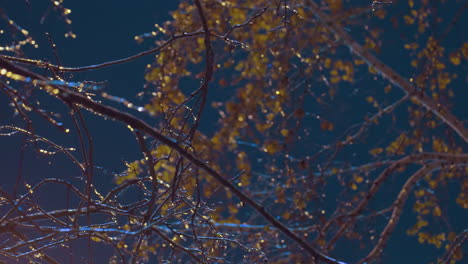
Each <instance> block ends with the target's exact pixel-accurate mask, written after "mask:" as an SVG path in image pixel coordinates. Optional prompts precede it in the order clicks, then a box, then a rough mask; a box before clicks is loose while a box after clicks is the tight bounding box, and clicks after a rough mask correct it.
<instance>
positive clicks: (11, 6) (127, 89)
mask: <svg viewBox="0 0 468 264" xmlns="http://www.w3.org/2000/svg"><path fill="white" fill-rule="evenodd" d="M30 2H31V4H32V6H31V7H28V6H27V5H26V4H25V3H24V1H22V0H0V5H1V6H2V8H3V9H4V11H5V12H6V13H7V14H8V15H9V16H10V18H11V19H13V20H15V22H17V23H18V24H19V25H21V26H23V27H24V28H26V29H28V30H29V31H30V35H31V36H33V37H34V38H35V39H36V40H37V41H38V43H39V45H40V48H39V49H37V50H33V49H27V51H28V57H31V58H37V59H44V60H53V53H52V51H51V49H50V46H49V44H48V41H47V38H46V37H45V35H44V33H45V32H50V33H51V35H52V37H53V39H54V41H55V43H56V44H57V51H58V55H59V58H60V60H61V63H62V64H63V65H64V66H84V65H90V64H96V63H99V62H104V61H108V60H113V59H119V58H123V57H126V56H129V55H132V54H134V53H136V52H140V51H143V50H145V49H147V48H149V47H151V45H152V43H151V41H147V42H144V43H142V44H138V43H136V41H135V40H134V36H135V35H139V34H143V33H146V32H150V31H152V30H154V24H155V23H161V22H164V21H166V20H167V19H169V18H170V17H169V13H168V12H169V11H170V10H174V9H175V8H176V7H177V6H176V2H177V1H150V0H135V1H115V0H114V1H111V0H106V1H104V0H76V1H71V0H68V1H65V6H66V7H67V8H70V9H71V10H72V13H71V15H70V18H71V19H72V21H73V23H72V25H71V26H72V29H73V32H74V33H75V34H76V35H77V38H76V39H65V38H64V37H63V34H64V33H65V32H67V31H68V29H67V27H66V25H65V24H64V23H63V22H62V21H60V20H59V19H58V18H57V14H55V13H53V12H51V13H50V14H49V16H48V17H47V19H46V20H45V23H44V24H43V25H40V24H39V21H40V19H41V17H42V16H43V14H44V12H46V10H47V8H48V1H46V0H42V1H37V0H34V1H33V0H30ZM465 21H466V19H465ZM461 24H463V23H460V25H461ZM389 30H392V29H391V28H389ZM455 31H460V30H459V29H456V30H455ZM400 33H401V32H398V33H395V35H393V36H392V35H391V34H390V35H389V34H387V35H385V36H386V38H387V39H384V40H383V41H384V45H383V49H384V51H383V52H382V54H381V55H380V56H379V57H381V58H382V59H383V60H384V61H385V62H386V63H388V64H390V65H391V66H393V67H395V68H396V69H397V70H399V71H401V72H402V73H403V75H404V76H407V77H409V76H411V74H412V73H411V72H410V71H411V68H410V67H408V64H407V63H406V62H405V63H404V64H403V63H401V64H400V62H399V56H395V50H394V49H392V52H393V53H390V52H386V51H385V49H387V47H388V50H390V47H392V45H393V43H394V41H393V40H392V38H400V37H402V36H401V34H400ZM461 39H462V41H463V38H461ZM444 41H446V42H447V43H445V44H443V45H445V46H447V45H450V43H449V40H444ZM453 41H454V45H455V44H456V45H459V43H458V44H457V42H458V41H460V39H458V38H457V37H456V36H455V37H454V38H453ZM153 58H154V57H153V56H151V55H150V56H147V57H144V58H141V59H138V60H136V61H132V62H130V63H126V64H121V65H117V66H113V67H109V68H106V69H102V70H97V71H92V72H84V73H78V74H76V75H75V76H74V79H75V80H93V81H104V80H106V81H109V83H110V85H109V86H108V89H109V91H111V93H112V94H113V95H116V96H122V97H126V98H129V99H135V95H136V93H138V92H139V91H141V89H142V87H143V83H144V78H143V77H144V69H145V66H146V65H147V64H148V63H151V62H152V59H153ZM53 62H54V63H56V62H55V61H53ZM461 92H462V93H461V95H463V96H465V95H467V91H461ZM467 96H468V95H467ZM41 98H45V97H41ZM135 101H136V102H138V101H137V100H136V99H135ZM7 102H8V100H7V98H6V97H5V96H3V95H0V122H1V124H11V123H13V124H15V123H16V124H18V123H21V122H22V121H21V118H20V117H19V116H13V112H12V109H11V107H7V106H6V104H7ZM43 103H45V104H53V105H51V109H55V110H56V111H60V110H62V111H64V110H65V109H66V108H65V107H63V106H61V105H60V104H61V103H60V102H58V101H56V100H54V99H52V100H51V99H44V101H43ZM65 111H66V110H65ZM455 112H456V114H457V116H460V117H463V116H464V117H466V116H468V113H467V111H466V109H462V108H457V109H455ZM86 118H87V120H88V124H89V125H90V130H91V133H92V135H93V140H94V143H95V145H94V147H95V153H94V157H95V164H96V166H100V167H104V168H112V169H113V170H115V172H120V171H121V170H123V169H124V168H125V166H124V161H133V160H135V159H139V158H141V153H140V152H139V149H138V145H137V144H136V141H135V138H134V136H133V134H132V133H131V132H130V131H129V130H127V129H125V128H124V127H123V125H121V124H117V123H115V122H110V121H105V120H103V119H102V118H100V117H94V116H92V115H89V114H86ZM68 120H69V119H68ZM34 121H35V127H36V129H37V130H36V132H37V133H38V134H39V135H42V136H46V137H50V138H53V139H55V140H56V141H57V143H59V144H63V145H65V146H67V145H71V144H72V143H74V142H76V135H75V134H73V133H71V134H69V135H64V134H63V133H61V132H59V131H58V130H54V129H53V128H51V126H50V125H49V124H47V123H46V122H44V121H43V120H41V119H39V118H35V119H34ZM65 125H66V126H68V127H70V128H72V127H71V126H72V123H71V122H68V123H66V124H65ZM22 139H23V137H21V136H13V137H8V138H4V137H0V146H1V147H0V155H1V159H0V167H1V168H3V170H2V176H1V177H2V180H3V182H2V188H3V189H10V188H11V187H13V186H14V184H15V181H16V179H17V177H16V176H17V173H18V166H19V165H18V162H19V155H20V154H19V153H20V148H21V145H22V144H21V142H22ZM65 160H66V159H65V158H63V157H50V158H49V157H38V156H37V154H35V153H34V152H32V151H28V152H27V153H26V159H25V162H24V164H25V165H24V173H23V177H24V180H25V181H26V182H27V183H30V184H33V183H35V182H38V181H40V180H41V179H43V178H46V177H57V178H64V179H67V180H73V178H74V177H77V176H79V171H78V170H75V171H74V172H71V171H70V163H69V162H66V161H65ZM100 177H102V178H99V179H96V184H97V185H102V187H103V188H105V187H106V186H109V187H112V183H113V178H112V176H109V175H108V176H107V177H106V176H105V175H100ZM22 190H23V191H24V189H22ZM51 190H54V189H51ZM55 191H57V192H58V191H60V190H59V189H56V190H55ZM44 199H47V198H44ZM62 202H63V201H50V203H51V204H50V206H51V208H53V207H54V204H56V205H57V206H60V205H62V204H61V203H62ZM408 204H409V203H408ZM460 215H461V216H462V217H461V219H460V221H456V220H455V222H456V223H457V222H460V224H461V225H462V221H463V218H464V217H465V216H466V213H463V212H461V214H460ZM465 218H466V217H465ZM403 220H404V221H409V222H410V223H413V222H412V221H414V218H412V216H408V215H405V217H404V218H403ZM402 226H405V225H404V224H403V225H399V230H398V231H397V232H395V236H394V237H393V238H392V240H391V241H390V243H389V247H388V250H389V253H387V255H386V259H385V260H386V261H385V263H395V262H394V261H397V260H401V257H402V254H404V255H408V257H407V258H405V259H406V260H407V261H408V262H407V263H425V262H426V259H431V256H432V255H431V254H430V253H428V254H426V255H425V253H427V252H426V250H428V249H431V248H432V246H429V247H424V246H421V248H419V249H418V250H413V246H414V242H415V241H414V240H415V238H414V237H407V236H406V235H404V229H403V228H402ZM408 240H411V241H408ZM406 243H408V245H409V246H408V247H405V246H403V245H405V244H406ZM351 246H352V245H350V247H351ZM345 251H347V250H345ZM348 252H349V251H348ZM77 254H80V252H79V251H78V252H77ZM83 254H86V252H83ZM432 257H433V256H432ZM104 259H106V258H104ZM347 259H350V258H347ZM422 259H424V260H422Z"/></svg>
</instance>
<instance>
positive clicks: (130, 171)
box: [115, 160, 142, 184]
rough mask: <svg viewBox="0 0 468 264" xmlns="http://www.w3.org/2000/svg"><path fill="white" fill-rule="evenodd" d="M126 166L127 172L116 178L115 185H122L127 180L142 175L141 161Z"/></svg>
mask: <svg viewBox="0 0 468 264" xmlns="http://www.w3.org/2000/svg"><path fill="white" fill-rule="evenodd" d="M125 166H127V170H126V171H125V172H124V173H123V174H122V175H119V176H116V178H115V183H116V184H122V183H123V182H124V181H126V180H132V179H135V178H137V177H138V175H139V174H140V173H141V171H142V170H141V168H140V161H139V160H137V161H134V162H131V163H125Z"/></svg>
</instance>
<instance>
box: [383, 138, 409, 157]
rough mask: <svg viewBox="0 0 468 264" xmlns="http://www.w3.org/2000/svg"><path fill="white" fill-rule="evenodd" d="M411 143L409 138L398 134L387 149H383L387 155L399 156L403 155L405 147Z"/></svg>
mask: <svg viewBox="0 0 468 264" xmlns="http://www.w3.org/2000/svg"><path fill="white" fill-rule="evenodd" d="M410 143H411V140H410V138H409V137H408V136H407V135H406V134H405V133H402V134H400V135H399V136H398V137H397V138H396V139H395V140H394V141H393V142H392V143H390V145H389V146H388V147H386V148H385V151H386V152H387V154H388V155H401V154H404V151H405V149H406V147H407V146H408V145H409V144H410Z"/></svg>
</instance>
